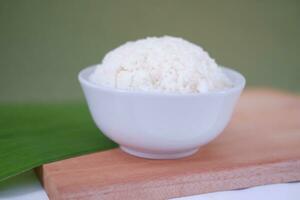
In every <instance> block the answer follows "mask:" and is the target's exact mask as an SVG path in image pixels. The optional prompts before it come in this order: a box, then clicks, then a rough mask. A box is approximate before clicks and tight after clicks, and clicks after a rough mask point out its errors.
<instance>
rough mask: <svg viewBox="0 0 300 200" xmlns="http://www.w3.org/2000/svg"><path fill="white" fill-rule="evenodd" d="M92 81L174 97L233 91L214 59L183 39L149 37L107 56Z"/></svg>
mask: <svg viewBox="0 0 300 200" xmlns="http://www.w3.org/2000/svg"><path fill="white" fill-rule="evenodd" d="M90 81H91V82H93V83H95V84H97V85H101V86H107V87H112V88H118V89H124V90H134V91H158V92H175V93H205V92H209V91H217V90H222V89H225V88H229V87H232V83H231V81H230V80H229V78H228V77H226V75H225V74H224V73H223V72H222V69H221V68H220V67H219V66H218V65H217V63H216V62H215V60H214V59H212V58H211V57H210V56H209V54H208V53H207V52H206V51H204V50H203V49H202V48H201V47H200V46H197V45H195V44H193V43H191V42H188V41H186V40H184V39H181V38H176V37H171V36H164V37H149V38H146V39H141V40H137V41H133V42H127V43H125V44H123V45H121V46H120V47H118V48H116V49H114V50H112V51H110V52H109V53H107V54H106V55H105V57H104V59H103V60H102V63H101V64H99V65H98V66H97V67H96V69H95V71H94V73H92V74H91V75H90Z"/></svg>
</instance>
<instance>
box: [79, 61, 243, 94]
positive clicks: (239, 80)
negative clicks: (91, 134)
mask: <svg viewBox="0 0 300 200" xmlns="http://www.w3.org/2000/svg"><path fill="white" fill-rule="evenodd" d="M97 66H98V65H91V66H89V67H86V68H84V69H82V70H81V71H80V72H79V73H78V80H79V82H80V84H82V85H85V86H87V87H91V88H94V89H98V90H101V91H106V92H114V93H119V94H135V95H154V96H177V97H182V96H208V95H225V94H230V93H235V92H239V91H241V90H243V89H244V87H245V85H246V79H245V77H244V76H243V75H242V74H241V73H239V72H238V71H236V70H234V69H231V68H228V67H224V66H220V67H221V69H222V70H223V72H224V73H226V74H227V75H228V76H229V78H232V77H235V81H234V85H233V87H230V88H226V89H223V90H216V91H209V92H205V93H180V92H161V91H143V90H126V89H119V88H113V87H108V86H101V85H98V84H95V83H93V82H91V81H90V80H88V77H89V75H90V74H91V73H92V72H93V71H94V70H95V68H96V67H97Z"/></svg>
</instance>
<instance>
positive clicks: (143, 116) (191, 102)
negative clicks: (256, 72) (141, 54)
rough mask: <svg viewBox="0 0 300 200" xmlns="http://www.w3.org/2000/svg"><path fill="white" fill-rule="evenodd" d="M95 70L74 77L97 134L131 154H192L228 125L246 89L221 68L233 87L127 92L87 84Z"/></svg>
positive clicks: (163, 156) (157, 156)
mask: <svg viewBox="0 0 300 200" xmlns="http://www.w3.org/2000/svg"><path fill="white" fill-rule="evenodd" d="M94 69H95V67H94V66H92V67H88V68H86V69H83V70H82V71H81V72H80V73H79V81H80V84H81V86H82V89H83V91H84V94H85V97H86V100H87V103H88V107H89V110H90V112H91V114H92V117H93V119H94V121H95V123H96V125H97V126H98V128H99V129H101V130H102V132H103V133H104V134H105V135H106V136H107V137H109V138H110V139H112V140H113V141H115V142H116V143H118V144H119V145H120V148H121V149H122V150H123V151H125V152H127V153H129V154H132V155H135V156H138V157H144V158H151V159H176V158H181V157H185V156H189V155H191V154H193V153H195V152H196V151H197V150H198V149H199V147H201V146H203V145H205V144H207V143H208V142H210V141H211V140H213V139H214V138H216V137H217V136H218V135H219V134H220V133H221V132H222V131H223V129H224V128H225V127H226V125H227V124H228V122H229V120H230V118H231V115H232V112H233V110H234V107H235V104H236V102H237V100H238V98H239V96H240V94H241V92H242V90H243V88H244V86H245V78H244V77H243V76H242V75H241V74H240V73H238V72H236V71H234V70H231V69H228V68H223V70H224V72H225V73H226V74H227V76H228V77H229V78H230V79H231V80H232V81H233V83H234V87H232V88H230V89H226V90H222V91H218V92H209V93H205V94H173V93H172V94H171V93H155V92H139V91H127V90H119V89H114V88H108V87H102V86H99V85H96V84H93V83H92V82H90V81H89V79H88V77H89V75H90V74H91V73H92V72H93V71H94Z"/></svg>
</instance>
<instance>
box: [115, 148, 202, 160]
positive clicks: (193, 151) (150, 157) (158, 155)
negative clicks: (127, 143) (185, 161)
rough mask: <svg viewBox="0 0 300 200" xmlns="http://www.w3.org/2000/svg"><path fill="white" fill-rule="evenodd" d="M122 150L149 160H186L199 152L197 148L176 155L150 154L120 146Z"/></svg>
mask: <svg viewBox="0 0 300 200" xmlns="http://www.w3.org/2000/svg"><path fill="white" fill-rule="evenodd" d="M120 149H122V150H123V151H124V152H126V153H128V154H130V155H133V156H137V157H140V158H148V159H178V158H184V157H187V156H190V155H192V154H194V153H196V152H197V151H198V148H196V149H191V150H187V151H182V152H176V153H150V152H142V151H137V150H135V149H132V148H128V147H124V146H120Z"/></svg>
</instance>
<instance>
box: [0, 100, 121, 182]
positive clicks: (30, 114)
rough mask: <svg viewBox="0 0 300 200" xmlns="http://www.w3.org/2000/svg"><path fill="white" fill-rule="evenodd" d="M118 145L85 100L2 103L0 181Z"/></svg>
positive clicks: (0, 114) (0, 113) (0, 120)
mask: <svg viewBox="0 0 300 200" xmlns="http://www.w3.org/2000/svg"><path fill="white" fill-rule="evenodd" d="M114 147H117V145H116V144H115V143H113V142H112V141H111V140H109V139H108V138H107V137H105V136H104V135H103V134H102V133H101V132H100V130H99V129H98V128H96V126H95V125H94V123H93V121H92V119H91V117H90V114H89V112H88V109H87V106H86V104H84V103H71V104H70V103H68V104H67V103H66V104H57V105H54V104H39V105H33V104H32V105H0V181H2V180H5V179H7V178H9V177H12V176H15V175H17V174H19V173H22V172H24V171H27V170H30V169H32V168H34V167H37V166H40V165H42V164H44V163H48V162H52V161H56V160H61V159H65V158H69V157H72V156H76V155H81V154H85V153H90V152H95V151H100V150H106V149H111V148H114Z"/></svg>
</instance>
